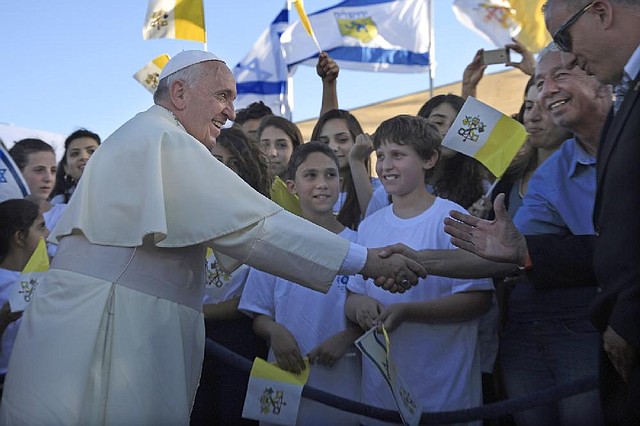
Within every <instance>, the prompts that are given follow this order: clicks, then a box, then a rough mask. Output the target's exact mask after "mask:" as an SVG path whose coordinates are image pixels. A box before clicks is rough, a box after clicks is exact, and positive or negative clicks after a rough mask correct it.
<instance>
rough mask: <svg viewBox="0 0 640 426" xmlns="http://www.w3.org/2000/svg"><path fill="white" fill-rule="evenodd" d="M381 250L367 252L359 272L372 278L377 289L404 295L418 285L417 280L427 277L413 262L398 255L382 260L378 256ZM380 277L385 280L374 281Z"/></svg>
mask: <svg viewBox="0 0 640 426" xmlns="http://www.w3.org/2000/svg"><path fill="white" fill-rule="evenodd" d="M381 250H382V249H379V248H378V249H368V250H367V262H366V263H365V265H364V268H363V269H362V271H361V272H360V273H361V274H362V275H363V276H365V277H368V278H373V279H374V283H375V285H377V286H378V287H382V288H383V289H385V290H387V291H390V292H391V293H404V292H405V291H407V290H408V289H410V288H411V287H412V286H414V285H416V284H418V279H420V278H426V277H427V270H426V269H425V268H424V267H423V266H422V265H421V264H420V263H418V262H416V261H415V260H412V259H409V258H407V257H405V256H402V255H400V254H392V255H390V256H388V257H386V258H382V257H380V256H379V253H380V251H381ZM381 277H385V278H384V279H380V280H376V278H381ZM383 281H384V282H383Z"/></svg>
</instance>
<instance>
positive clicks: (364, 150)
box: [349, 133, 373, 163]
mask: <svg viewBox="0 0 640 426" xmlns="http://www.w3.org/2000/svg"><path fill="white" fill-rule="evenodd" d="M372 152H373V139H372V138H371V136H369V135H368V134H366V133H363V134H361V135H358V136H356V141H355V142H354V144H353V146H352V147H351V150H349V161H353V162H356V163H363V162H364V161H365V160H366V159H367V158H369V156H370V155H371V153H372Z"/></svg>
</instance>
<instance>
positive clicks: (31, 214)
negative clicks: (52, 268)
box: [0, 199, 49, 377]
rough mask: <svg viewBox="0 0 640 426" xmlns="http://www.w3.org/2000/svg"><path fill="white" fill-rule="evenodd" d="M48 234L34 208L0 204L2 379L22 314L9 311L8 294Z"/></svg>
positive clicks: (18, 202)
mask: <svg viewBox="0 0 640 426" xmlns="http://www.w3.org/2000/svg"><path fill="white" fill-rule="evenodd" d="M48 235H49V231H48V230H47V227H46V226H45V224H44V218H43V217H42V213H41V212H40V210H39V209H38V206H37V205H36V204H34V203H32V202H31V201H28V200H24V199H12V200H7V201H4V202H2V203H0V336H1V338H0V376H2V377H4V375H5V374H6V373H7V367H8V365H9V356H10V355H11V349H12V348H13V342H14V341H15V338H16V334H17V332H18V326H19V323H20V321H19V318H20V316H21V314H22V313H15V312H11V308H10V306H9V301H8V300H9V294H10V292H11V290H12V289H13V287H14V286H15V285H16V282H17V281H18V278H19V277H20V273H21V272H22V270H23V269H24V267H25V266H26V265H27V262H28V261H29V259H30V258H31V255H32V254H33V252H34V251H35V249H36V247H37V246H38V242H39V241H40V239H41V238H44V239H46V238H47V236H48Z"/></svg>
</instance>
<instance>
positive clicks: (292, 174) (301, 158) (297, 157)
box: [287, 141, 340, 180]
mask: <svg viewBox="0 0 640 426" xmlns="http://www.w3.org/2000/svg"><path fill="white" fill-rule="evenodd" d="M314 152H319V153H320V154H324V155H326V156H327V157H329V158H330V159H331V160H332V161H333V162H334V163H336V169H340V162H339V161H338V157H336V153H335V152H333V150H332V149H331V148H329V145H327V144H325V143H323V142H320V141H311V142H307V143H303V144H302V145H298V146H297V147H296V148H295V149H294V150H293V153H292V154H291V158H289V167H288V169H287V179H291V180H294V179H295V178H296V172H297V171H298V167H300V164H302V163H304V162H305V160H306V159H307V157H308V156H309V155H311V154H313V153H314Z"/></svg>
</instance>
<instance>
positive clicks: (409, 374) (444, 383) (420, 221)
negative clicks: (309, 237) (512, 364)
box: [347, 198, 493, 411]
mask: <svg viewBox="0 0 640 426" xmlns="http://www.w3.org/2000/svg"><path fill="white" fill-rule="evenodd" d="M450 210H457V211H461V212H464V209H463V208H462V207H460V206H459V205H458V204H456V203H453V202H451V201H448V200H445V199H442V198H436V199H435V201H434V203H433V205H432V206H431V207H430V208H428V209H427V210H426V211H424V212H423V213H421V214H419V215H418V216H415V217H413V218H409V219H401V218H399V217H397V216H396V215H395V214H394V213H393V206H387V207H385V208H383V209H381V210H379V211H377V212H376V213H374V214H372V215H371V216H369V217H367V218H366V219H365V220H364V221H363V222H362V223H360V227H359V228H358V241H357V242H358V243H359V244H362V245H364V246H365V247H384V246H387V245H390V244H394V243H404V244H406V245H407V246H409V247H411V248H413V249H416V250H422V249H455V247H454V246H453V245H452V244H451V242H450V237H449V236H448V235H447V234H445V232H444V224H443V220H444V218H445V217H448V216H449V211H450ZM347 287H348V289H349V290H350V291H352V292H354V293H358V294H365V295H367V296H370V297H373V298H374V299H376V300H378V301H380V302H381V303H382V304H383V305H385V306H387V305H391V304H394V303H402V302H417V301H429V300H434V299H439V298H442V297H445V296H448V295H451V294H454V293H459V292H465V291H475V290H493V283H492V281H491V280H489V279H480V280H462V279H453V278H445V277H439V276H431V275H430V276H428V277H427V278H426V279H420V281H419V283H418V284H417V285H416V286H415V287H413V288H411V289H410V290H408V291H407V292H406V293H403V294H392V293H389V292H387V291H384V290H383V289H381V288H379V287H376V286H375V285H374V284H373V282H372V281H371V280H367V281H365V280H364V279H363V278H362V276H360V275H354V276H351V277H350V278H349V282H348V284H347ZM389 338H390V341H391V354H392V357H393V359H394V360H395V362H396V365H397V368H398V373H399V374H400V375H401V377H402V378H403V379H404V380H405V381H406V383H407V385H408V386H409V388H410V389H411V390H412V391H413V392H414V394H415V396H416V398H418V399H419V400H420V402H421V403H422V406H423V407H422V408H423V410H424V411H442V410H456V409H462V408H470V407H476V406H479V405H481V404H482V387H481V375H480V374H481V373H480V362H479V361H480V360H479V356H478V351H477V340H478V321H477V319H476V320H471V321H465V322H458V323H450V324H423V323H409V322H407V323H403V324H401V325H400V326H399V327H398V328H397V329H396V330H394V331H393V332H391V333H390V335H389ZM361 392H362V393H361V398H362V402H364V403H366V404H370V405H373V406H377V407H381V408H388V409H395V408H396V407H395V403H394V400H393V396H392V394H391V392H390V391H389V388H388V387H387V384H386V382H385V381H384V379H383V378H382V376H381V375H380V372H379V371H378V370H377V369H376V367H375V366H374V365H373V364H372V363H371V362H370V361H369V360H368V359H363V361H362V387H361Z"/></svg>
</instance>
